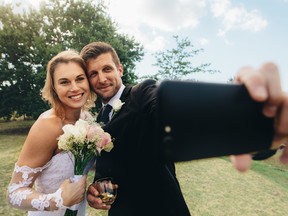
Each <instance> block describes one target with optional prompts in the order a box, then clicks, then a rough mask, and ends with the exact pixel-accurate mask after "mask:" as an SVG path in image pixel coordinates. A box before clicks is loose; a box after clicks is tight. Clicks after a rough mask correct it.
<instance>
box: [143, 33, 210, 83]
mask: <svg viewBox="0 0 288 216" xmlns="http://www.w3.org/2000/svg"><path fill="white" fill-rule="evenodd" d="M173 37H174V38H175V40H176V45H177V47H176V48H173V49H171V50H166V51H163V52H156V53H155V54H153V56H155V58H156V63H155V64H153V65H154V66H158V67H160V70H159V71H158V72H157V73H156V74H154V75H152V76H148V77H149V78H153V79H156V80H160V79H169V80H179V79H181V78H182V77H184V76H186V75H188V74H192V73H199V72H209V73H214V72H216V71H215V70H208V69H206V68H207V67H208V66H210V63H205V64H201V65H199V66H194V65H192V61H191V58H193V57H194V56H196V55H198V54H199V53H200V52H202V51H203V49H194V46H193V44H192V43H191V41H190V40H189V39H188V38H184V39H181V40H180V39H179V37H178V36H173ZM146 77H147V76H146Z"/></svg>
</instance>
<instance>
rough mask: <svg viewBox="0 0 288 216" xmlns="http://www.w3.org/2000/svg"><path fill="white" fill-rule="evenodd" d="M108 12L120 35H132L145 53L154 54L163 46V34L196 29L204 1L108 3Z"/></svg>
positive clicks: (111, 1) (124, 1)
mask: <svg viewBox="0 0 288 216" xmlns="http://www.w3.org/2000/svg"><path fill="white" fill-rule="evenodd" d="M108 8H109V13H110V15H111V17H112V19H114V20H115V22H117V23H118V24H119V28H120V30H121V32H125V33H127V34H129V35H133V36H134V37H135V38H136V39H137V40H139V41H140V42H141V43H143V44H144V45H145V48H146V49H149V50H151V51H156V49H161V48H163V46H164V39H163V36H161V35H163V34H164V33H167V32H168V33H169V32H170V33H171V32H172V33H174V32H177V31H180V30H182V29H185V28H191V29H193V28H196V27H197V26H198V25H199V23H200V18H201V17H202V16H203V15H204V12H205V8H206V0H197V1H196V0H195V1H190V0H177V1H175V0H157V1H154V0H137V1H135V0H121V1H119V0H109V4H108ZM143 32H145V34H143ZM175 34H177V33H175Z"/></svg>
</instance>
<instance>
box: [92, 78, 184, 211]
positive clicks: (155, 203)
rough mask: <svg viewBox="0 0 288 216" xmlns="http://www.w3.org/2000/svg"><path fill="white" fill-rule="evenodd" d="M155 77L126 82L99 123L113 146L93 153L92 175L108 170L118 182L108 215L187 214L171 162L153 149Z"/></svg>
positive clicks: (155, 138) (102, 175)
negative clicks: (114, 108)
mask: <svg viewBox="0 0 288 216" xmlns="http://www.w3.org/2000/svg"><path fill="white" fill-rule="evenodd" d="M156 89H157V86H156V85H155V81H153V80H146V81H144V82H142V83H140V84H138V85H136V86H134V87H131V86H130V87H126V88H125V89H124V91H123V93H122V95H121V98H120V99H121V101H122V102H125V104H124V105H123V106H122V108H121V110H120V111H119V112H118V113H117V114H116V115H114V116H113V118H112V119H111V121H110V122H109V123H108V124H106V126H104V130H105V131H107V132H109V133H110V134H111V136H112V137H113V138H114V139H115V140H114V148H113V149H112V151H111V152H109V153H107V152H104V151H102V152H101V156H100V157H98V158H97V162H96V175H95V179H97V178H100V177H105V176H111V177H113V178H114V180H115V182H116V183H117V184H118V185H119V188H118V195H117V198H116V201H115V202H114V203H113V204H112V208H111V209H110V211H109V215H110V216H112V215H113V216H115V215H116V216H122V215H123V216H138V215H147V216H148V215H149V216H153V215H157V216H159V215H163V216H164V215H165V216H169V215H171V216H172V215H173V216H178V215H179V216H186V215H190V213H189V210H188V208H187V205H186V203H185V201H184V198H183V196H182V193H181V189H180V187H179V183H178V180H177V178H176V174H175V167H174V164H164V163H163V162H162V161H161V160H160V158H159V154H158V145H159V142H158V138H157V135H156V133H155V131H156V130H155V127H156V125H157V98H156Z"/></svg>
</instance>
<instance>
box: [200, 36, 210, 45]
mask: <svg viewBox="0 0 288 216" xmlns="http://www.w3.org/2000/svg"><path fill="white" fill-rule="evenodd" d="M199 43H200V45H201V46H205V45H207V44H208V43H209V40H208V39H207V38H200V39H199Z"/></svg>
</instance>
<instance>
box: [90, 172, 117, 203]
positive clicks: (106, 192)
mask: <svg viewBox="0 0 288 216" xmlns="http://www.w3.org/2000/svg"><path fill="white" fill-rule="evenodd" d="M94 184H95V186H96V189H97V190H98V192H99V195H98V197H99V198H100V199H101V200H102V202H103V204H105V205H111V204H112V203H113V202H114V201H115V198H116V196H117V185H116V184H114V182H113V179H112V178H111V177H106V178H101V179H98V180H96V181H95V183H94Z"/></svg>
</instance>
